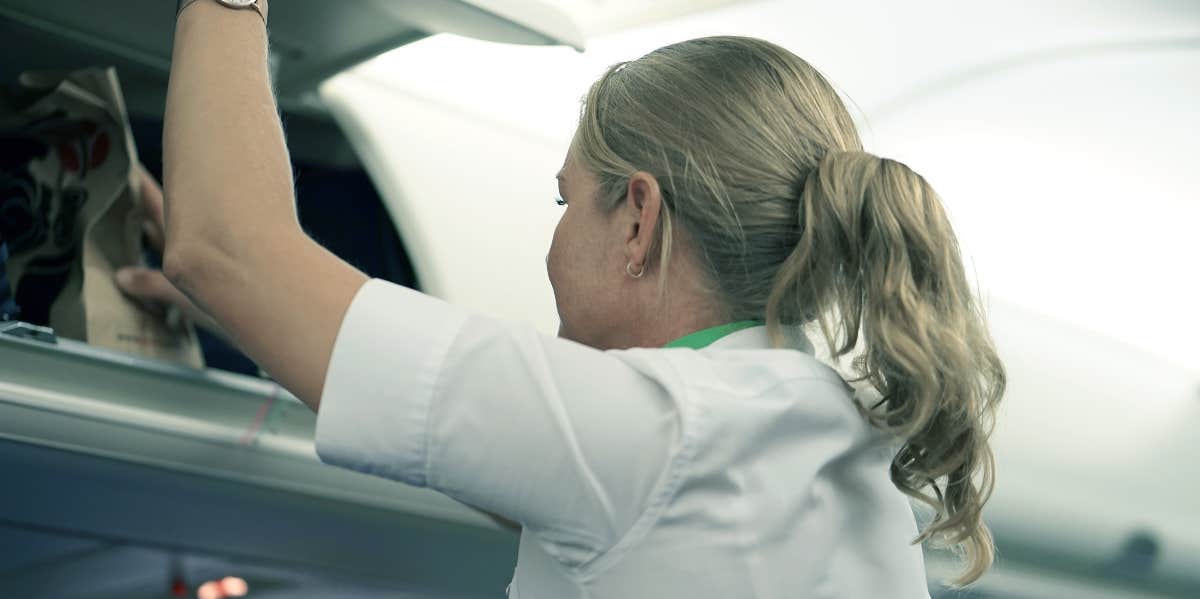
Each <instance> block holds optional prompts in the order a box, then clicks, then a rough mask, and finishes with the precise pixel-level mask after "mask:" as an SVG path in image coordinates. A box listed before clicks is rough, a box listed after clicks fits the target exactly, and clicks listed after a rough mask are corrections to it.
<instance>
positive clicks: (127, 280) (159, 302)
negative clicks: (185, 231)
mask: <svg viewBox="0 0 1200 599" xmlns="http://www.w3.org/2000/svg"><path fill="white" fill-rule="evenodd" d="M137 170H138V173H139V177H138V179H139V184H140V185H141V192H142V193H141V196H142V207H143V210H144V212H145V216H146V220H145V221H143V222H142V231H143V232H144V233H145V236H146V243H148V244H149V245H150V247H151V248H152V249H154V250H156V251H158V252H159V253H160V254H161V253H162V251H163V247H164V246H165V245H166V225H165V222H164V219H163V190H162V186H160V185H159V184H158V182H157V181H155V180H154V176H153V175H151V174H150V172H149V171H147V170H146V167H144V166H142V165H140V164H139V165H138V166H137ZM116 279H117V287H119V288H120V289H121V291H123V292H124V293H125V294H126V295H128V296H130V297H132V298H133V299H135V300H137V301H138V302H139V303H140V304H141V305H142V306H143V307H145V308H146V310H148V311H150V312H151V313H153V314H155V315H158V316H162V317H165V318H166V319H167V321H168V323H171V324H172V325H173V324H174V323H175V322H177V321H178V320H179V319H180V317H183V318H186V319H188V320H190V321H192V322H194V323H196V325H197V326H199V327H201V328H203V329H204V330H206V331H209V332H210V333H213V334H214V335H216V336H218V337H220V338H222V339H224V340H225V341H229V342H231V340H230V337H229V335H228V334H227V333H226V332H225V331H223V330H222V329H221V327H220V326H219V325H218V324H217V323H216V321H215V320H213V319H212V317H211V316H209V315H208V314H207V313H205V312H204V311H203V310H201V309H200V307H199V306H197V305H196V304H195V303H193V302H192V300H190V299H188V297H187V296H186V295H184V293H183V292H182V291H180V290H179V289H178V288H176V287H175V286H174V285H172V284H171V281H169V280H167V277H166V276H165V275H163V273H162V271H161V270H159V269H155V268H145V267H140V266H127V267H125V268H120V269H118V270H117V273H116Z"/></svg>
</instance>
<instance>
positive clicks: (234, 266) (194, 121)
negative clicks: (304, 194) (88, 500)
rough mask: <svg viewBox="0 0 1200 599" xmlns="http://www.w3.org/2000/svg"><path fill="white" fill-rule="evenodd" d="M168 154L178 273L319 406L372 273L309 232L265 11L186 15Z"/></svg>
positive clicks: (169, 253) (175, 61) (171, 236)
mask: <svg viewBox="0 0 1200 599" xmlns="http://www.w3.org/2000/svg"><path fill="white" fill-rule="evenodd" d="M287 8H288V5H287V3H286V2H284V3H279V4H278V5H277V6H276V9H277V10H287ZM163 147H164V150H163V153H164V156H163V162H164V176H163V179H164V182H163V183H164V189H165V211H166V230H167V231H166V232H167V234H166V250H165V252H164V253H165V256H164V271H165V273H166V275H167V277H168V278H169V279H170V280H171V282H172V283H174V284H175V285H176V286H177V287H178V288H180V289H181V290H182V291H183V292H184V293H186V294H187V295H188V296H189V297H191V298H192V300H193V301H195V302H196V303H197V304H198V305H199V306H200V307H201V308H203V309H204V310H205V312H207V313H208V314H210V315H212V317H213V318H214V319H215V320H216V321H217V322H218V323H219V324H220V326H221V328H222V329H224V330H225V331H227V332H228V333H229V335H230V336H231V337H232V338H233V340H234V341H235V343H236V344H237V345H238V346H239V347H240V348H241V349H242V351H244V352H245V353H246V355H248V356H249V357H250V358H251V359H253V360H254V361H255V362H257V363H258V364H259V365H260V366H262V368H263V369H264V370H266V371H267V372H268V373H270V374H271V376H273V377H274V378H275V379H276V380H278V381H279V382H280V384H282V385H283V386H284V387H285V388H287V389H288V390H289V391H291V392H292V393H293V394H295V395H296V396H297V397H299V398H300V399H301V400H302V401H304V402H305V403H306V404H308V405H309V407H311V408H312V409H313V410H317V409H318V404H319V403H320V398H321V390H322V387H323V385H324V379H325V372H326V368H327V365H328V363H329V358H330V354H331V352H332V348H333V343H334V339H335V337H336V335H337V332H338V329H339V326H340V324H341V321H342V318H343V316H344V314H345V313H346V309H347V308H348V307H349V305H350V301H351V300H352V299H353V297H354V295H355V293H356V292H357V291H358V289H359V288H360V287H361V286H362V284H363V283H364V282H365V281H366V280H367V277H366V275H364V274H363V273H361V272H359V271H358V270H356V269H355V268H353V267H351V266H350V265H348V264H346V263H345V262H343V261H342V260H340V259H338V258H337V257H336V256H334V255H333V254H331V253H330V252H328V251H326V250H325V249H324V248H322V247H321V246H320V245H318V244H317V243H316V242H314V241H313V240H311V239H310V238H308V237H307V236H306V235H305V234H304V232H303V231H302V230H301V228H300V225H299V222H298V220H297V217H296V207H295V200H294V195H293V194H294V191H293V188H292V169H291V164H290V160H289V157H288V152H287V146H286V145H285V143H284V137H283V127H282V125H281V123H280V120H279V115H278V109H277V108H276V105H275V98H274V94H273V93H272V90H271V82H270V75H269V73H268V70H267V35H266V28H265V27H264V25H263V20H262V19H261V18H260V17H259V15H258V14H256V13H255V12H254V11H251V10H233V9H229V8H226V7H223V6H221V5H219V4H218V3H217V2H215V1H212V0H201V1H199V2H195V3H194V4H192V5H191V6H190V7H188V8H187V9H186V10H184V11H183V13H182V14H181V15H180V16H179V19H178V22H177V23H176V28H175V48H174V55H173V57H172V61H171V77H170V84H169V87H168V92H167V108H166V117H165V124H164V132H163Z"/></svg>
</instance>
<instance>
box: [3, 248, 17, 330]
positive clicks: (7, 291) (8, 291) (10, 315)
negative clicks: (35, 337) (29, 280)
mask: <svg viewBox="0 0 1200 599" xmlns="http://www.w3.org/2000/svg"><path fill="white" fill-rule="evenodd" d="M7 262H8V245H7V244H5V243H4V238H3V237H0V322H7V321H10V320H16V319H17V317H18V316H20V315H21V309H20V308H19V307H18V306H17V300H16V299H14V298H13V294H12V285H10V284H9V282H8V270H7V268H6V267H5V264H6V263H7Z"/></svg>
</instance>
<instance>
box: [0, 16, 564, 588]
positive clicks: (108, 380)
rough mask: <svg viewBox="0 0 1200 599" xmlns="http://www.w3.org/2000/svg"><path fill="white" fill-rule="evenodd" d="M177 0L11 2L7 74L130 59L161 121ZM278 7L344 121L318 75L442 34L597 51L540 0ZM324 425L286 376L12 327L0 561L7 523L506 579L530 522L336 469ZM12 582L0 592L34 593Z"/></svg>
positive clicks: (219, 551)
mask: <svg viewBox="0 0 1200 599" xmlns="http://www.w3.org/2000/svg"><path fill="white" fill-rule="evenodd" d="M174 11H175V2H173V1H171V0H121V1H119V2H97V1H95V0H56V1H54V2H45V1H42V0H0V81H6V82H11V81H15V80H16V78H17V76H18V75H19V74H20V73H22V72H24V71H29V70H74V69H80V68H85V67H94V66H115V67H116V69H117V72H118V74H119V76H120V79H121V84H122V88H123V90H124V95H125V99H126V103H127V105H128V107H129V112H130V113H131V115H132V116H134V117H137V118H139V119H143V120H147V121H150V122H152V123H153V122H154V121H161V118H162V113H163V108H164V105H165V97H166V89H167V79H168V75H169V70H170V56H171V46H172V35H173V29H174ZM270 15H271V22H270V37H271V48H272V57H271V60H272V69H273V71H274V74H273V78H274V84H275V87H276V90H277V93H278V97H279V102H280V107H281V108H282V110H283V112H284V113H285V115H290V116H295V115H303V116H304V117H305V118H307V119H309V120H319V121H321V122H323V123H325V125H323V126H326V127H328V128H331V129H333V128H336V126H337V125H336V124H335V123H334V121H333V119H332V118H329V117H328V115H327V113H326V109H325V107H324V105H323V104H322V102H321V100H320V98H319V96H318V95H317V94H316V93H313V92H314V91H315V89H316V87H317V85H318V84H319V83H320V82H321V81H323V80H324V79H326V78H328V77H330V76H332V75H334V74H336V73H338V72H340V71H342V70H344V69H346V68H348V67H350V66H352V65H354V64H356V63H359V62H361V61H363V60H366V59H368V58H371V57H373V56H375V55H377V54H380V53H382V52H385V51H387V50H390V49H392V48H395V47H397V46H401V45H404V44H407V43H410V42H413V41H416V40H419V39H422V38H424V37H427V36H429V35H432V34H436V33H441V32H451V33H456V34H459V35H464V36H471V37H476V38H481V39H486V40H490V41H499V42H509V43H521V44H541V45H546V44H558V45H567V46H571V47H574V48H580V47H581V46H582V38H581V35H580V33H579V29H578V28H577V27H576V26H575V25H574V24H573V23H572V22H571V20H570V19H569V18H568V17H567V15H566V14H565V13H563V12H562V11H560V10H557V9H555V8H553V7H551V6H550V5H548V4H545V3H543V2H541V1H540V0H519V1H518V0H336V1H332V0H275V2H274V3H273V5H272V7H271V11H270ZM309 117H312V118H309ZM289 125H290V126H289V131H288V132H289V136H288V137H289V139H288V141H289V146H292V147H291V149H292V150H293V158H296V152H295V151H294V150H296V146H297V144H296V140H297V138H299V137H301V136H300V135H299V134H298V131H297V130H298V128H299V127H298V125H297V124H296V120H292V121H291V122H289ZM338 135H340V133H338ZM308 145H310V146H312V147H318V146H319V147H318V149H319V150H321V151H322V152H323V153H325V154H328V153H330V149H329V147H328V145H327V144H324V145H319V144H315V143H313V144H308ZM358 159H363V157H357V158H356V160H358ZM3 324H4V323H0V325H3ZM314 427H315V415H314V414H313V413H312V412H311V411H310V410H308V409H307V408H306V407H305V406H303V405H302V404H300V403H299V402H298V401H297V400H295V399H294V398H293V397H291V396H290V394H288V393H287V392H286V391H284V390H282V389H280V388H279V387H278V386H277V385H275V384H274V383H273V382H270V381H266V380H261V379H257V378H253V377H247V376H241V375H237V374H232V373H226V372H222V371H217V370H212V369H209V370H195V369H190V368H186V367H181V366H174V365H169V364H165V363H161V362H156V361H153V360H147V359H143V358H140V357H137V356H133V355H127V354H121V353H117V352H113V351H108V350H104V349H100V348H97V347H93V346H89V345H87V344H84V343H80V342H76V341H71V340H68V339H57V340H55V339H54V337H53V334H52V333H50V332H48V331H44V332H38V331H36V330H34V331H33V333H32V334H31V333H30V330H29V329H22V328H21V327H12V326H0V471H3V472H5V474H6V479H7V483H6V484H5V485H4V491H3V492H2V493H0V516H2V517H0V572H9V573H12V572H17V571H18V569H17V567H16V566H15V565H14V564H17V563H24V562H21V561H20V560H22V559H27V558H29V557H28V556H29V555H32V554H31V553H30V551H32V550H26V549H24V548H16V549H11V551H10V550H9V549H10V548H8V547H7V546H6V545H5V544H4V543H3V542H2V540H3V539H4V538H5V535H6V531H10V532H11V531H24V532H26V533H28V532H29V531H37V532H38V533H45V534H48V535H61V536H62V537H63V538H64V539H66V540H67V541H64V543H63V544H62V547H60V548H58V549H61V551H60V552H59V553H61V554H63V555H67V554H68V553H69V550H70V548H71V547H72V546H73V545H71V543H70V542H68V541H70V540H71V539H75V540H78V539H91V540H94V541H98V542H102V543H105V544H112V543H117V544H120V545H122V546H130V547H142V548H149V549H151V550H155V551H163V552H170V553H171V554H184V555H187V554H192V555H225V556H234V557H236V558H237V560H239V561H242V560H245V561H249V562H263V563H267V562H269V563H272V564H280V565H285V566H289V567H297V568H300V569H307V568H312V569H313V570H314V571H318V570H324V571H329V570H335V571H338V572H341V573H344V574H347V575H352V576H363V577H367V578H370V579H371V580H375V581H380V582H383V583H387V584H389V585H392V584H395V585H398V587H397V588H407V589H422V590H426V591H436V592H437V593H438V594H439V596H440V594H441V593H450V594H452V595H454V596H492V595H494V593H495V592H496V591H497V589H502V588H503V585H504V584H505V583H506V582H507V580H508V577H509V576H510V575H511V571H512V566H513V560H514V559H515V551H516V541H517V539H516V536H515V535H513V534H512V533H511V532H509V531H506V530H503V529H501V528H500V527H499V526H498V525H496V524H495V523H493V521H492V520H490V519H489V518H488V517H486V516H484V515H482V514H480V513H478V512H476V511H474V510H471V509H470V508H467V507H465V506H463V505H460V504H458V503H456V502H454V501H453V500H450V499H448V498H446V497H444V496H442V495H440V494H437V493H434V492H432V491H427V490H423V489H416V488H413V487H408V486H405V485H402V484H399V483H394V482H391V481H387V480H383V479H379V478H374V477H370V476H366V475H363V474H359V473H355V472H350V471H346V470H341V469H338V468H334V467H331V466H326V465H324V464H322V463H321V462H320V461H319V460H318V459H317V457H316V454H315V452H314V450H313V431H314ZM52 549H54V548H49V549H47V548H45V547H43V548H42V549H39V551H43V550H45V551H47V552H52ZM10 558H12V559H10ZM14 559H16V560H17V561H13V560H14ZM29 559H32V558H29ZM464 568H465V569H466V571H467V573H468V575H465V576H464V575H462V574H463V573H464V570H463V569H464ZM49 578H53V576H49V577H47V579H49ZM31 580H32V579H31ZM6 581H8V578H7V577H5V576H0V596H10V595H12V596H17V595H21V596H27V594H22V593H15V594H14V593H10V592H8V591H9V590H12V589H9V588H7V587H5V586H4V585H5V583H6ZM34 582H38V583H40V582H41V580H34ZM14 588H15V587H14ZM21 588H24V587H21ZM63 596H99V595H98V594H94V593H93V594H87V593H83V594H76V593H74V592H73V591H72V592H71V593H66V594H64V595H63Z"/></svg>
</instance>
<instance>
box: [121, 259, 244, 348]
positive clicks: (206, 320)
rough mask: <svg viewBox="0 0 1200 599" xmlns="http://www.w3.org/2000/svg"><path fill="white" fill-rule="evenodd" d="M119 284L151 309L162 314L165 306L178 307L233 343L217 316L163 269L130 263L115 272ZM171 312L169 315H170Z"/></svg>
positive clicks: (177, 309)
mask: <svg viewBox="0 0 1200 599" xmlns="http://www.w3.org/2000/svg"><path fill="white" fill-rule="evenodd" d="M116 280H117V287H119V288H120V289H121V291H123V292H125V294H126V295H128V296H130V297H132V298H134V299H137V300H139V301H140V303H141V304H142V305H144V306H146V307H147V308H148V309H149V310H151V311H152V312H155V313H157V314H159V315H160V316H161V315H163V314H164V313H165V311H164V308H167V309H170V308H175V309H176V311H177V312H178V313H181V314H182V315H183V316H186V317H187V318H188V319H189V320H191V321H192V322H194V323H196V324H197V325H200V326H201V327H203V328H204V329H205V330H207V331H209V332H211V333H213V334H215V335H217V336H218V337H221V338H222V339H225V340H226V341H229V343H230V344H232V343H233V341H232V338H231V337H230V336H229V335H228V334H227V333H226V332H225V331H224V330H223V329H222V328H221V327H220V325H218V324H217V323H216V321H215V320H213V318H212V317H211V316H209V315H208V314H206V313H205V312H204V311H203V310H201V309H200V308H199V307H198V306H197V305H196V304H194V303H192V300H191V299H190V298H188V296H187V295H185V294H184V293H183V292H182V291H180V290H179V288H178V287H176V286H175V285H174V284H172V283H171V281H170V280H169V279H167V277H166V275H164V274H163V273H162V271H161V270H157V269H153V268H145V267H140V266H127V267H125V268H121V269H118V270H117V272H116ZM168 316H169V315H168Z"/></svg>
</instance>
